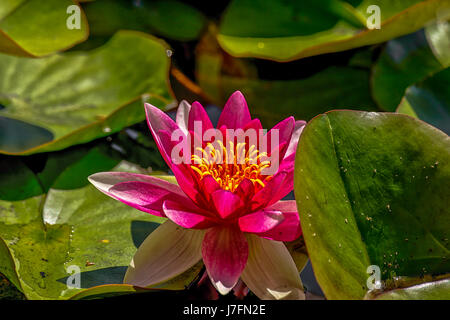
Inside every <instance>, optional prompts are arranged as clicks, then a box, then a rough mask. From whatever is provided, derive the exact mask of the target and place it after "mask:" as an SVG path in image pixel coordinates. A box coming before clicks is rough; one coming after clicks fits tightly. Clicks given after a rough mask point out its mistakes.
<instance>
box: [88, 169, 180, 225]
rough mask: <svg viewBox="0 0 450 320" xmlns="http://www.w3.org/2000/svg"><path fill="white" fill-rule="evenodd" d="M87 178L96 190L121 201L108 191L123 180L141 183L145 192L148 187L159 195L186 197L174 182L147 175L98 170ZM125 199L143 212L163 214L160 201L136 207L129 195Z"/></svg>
mask: <svg viewBox="0 0 450 320" xmlns="http://www.w3.org/2000/svg"><path fill="white" fill-rule="evenodd" d="M88 179H89V181H90V182H91V183H92V184H93V185H94V186H95V187H96V188H97V189H98V190H100V191H101V192H103V193H104V194H106V195H108V196H110V197H112V198H114V199H116V200H119V201H122V199H121V198H120V197H118V196H117V195H115V194H114V193H112V192H110V190H111V188H112V187H114V186H115V185H118V184H121V183H124V182H136V183H139V182H140V183H143V184H145V186H146V187H147V188H146V191H145V192H147V190H149V189H151V190H157V193H158V194H159V196H161V197H171V198H174V199H187V197H186V196H185V194H184V193H183V191H182V190H181V189H180V187H179V186H177V185H176V184H174V183H170V182H168V181H165V180H162V179H158V178H156V177H152V176H148V175H143V174H137V173H128V172H99V173H95V174H93V175H91V176H89V177H88ZM153 198H154V200H155V201H157V200H156V198H155V197H153ZM127 199H128V200H127V201H128V203H127V204H128V205H130V206H132V207H135V208H137V209H139V210H142V211H145V212H149V213H151V214H154V215H157V216H164V213H163V211H162V202H155V203H153V204H150V206H149V207H147V206H146V205H148V204H149V203H148V202H145V204H144V205H145V206H140V205H138V207H136V206H134V205H132V201H130V200H132V199H130V198H129V197H127ZM122 202H123V201H122ZM141 204H142V202H141ZM136 205H137V204H136Z"/></svg>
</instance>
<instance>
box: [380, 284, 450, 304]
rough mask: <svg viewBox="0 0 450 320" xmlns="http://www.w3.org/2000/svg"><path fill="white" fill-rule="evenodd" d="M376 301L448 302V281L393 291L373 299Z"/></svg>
mask: <svg viewBox="0 0 450 320" xmlns="http://www.w3.org/2000/svg"><path fill="white" fill-rule="evenodd" d="M375 299H376V300H450V280H449V279H446V280H439V281H434V282H428V283H424V284H419V285H416V286H412V287H409V288H402V289H395V290H391V291H388V292H385V293H381V294H380V295H378V296H376V297H375Z"/></svg>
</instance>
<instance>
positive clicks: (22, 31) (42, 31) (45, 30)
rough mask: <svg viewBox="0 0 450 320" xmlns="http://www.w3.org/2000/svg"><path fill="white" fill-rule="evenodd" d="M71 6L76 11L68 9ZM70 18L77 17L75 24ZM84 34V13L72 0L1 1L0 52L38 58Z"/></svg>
mask: <svg viewBox="0 0 450 320" xmlns="http://www.w3.org/2000/svg"><path fill="white" fill-rule="evenodd" d="M71 6H77V7H78V11H79V12H77V11H76V9H75V7H72V8H74V9H75V10H74V9H72V10H70V7H71ZM36 12H39V14H36ZM77 14H79V16H74V15H77ZM72 17H73V18H72ZM73 19H78V20H79V21H78V22H79V25H77V24H76V23H75V22H77V21H75V20H74V21H72V20H73ZM72 22H74V25H73V26H74V28H72V24H71V23H72ZM68 24H69V25H71V28H68ZM49 35H51V36H49ZM88 35H89V27H88V23H87V20H86V16H85V15H84V13H83V11H82V10H81V8H80V7H79V6H78V5H77V4H76V2H75V1H72V0H46V1H39V0H2V1H1V3H0V52H4V53H7V54H13V55H18V56H25V57H41V56H45V55H49V54H51V53H54V52H57V51H62V50H65V49H68V48H70V47H72V46H74V45H75V44H77V43H80V42H82V41H84V40H86V38H87V37H88Z"/></svg>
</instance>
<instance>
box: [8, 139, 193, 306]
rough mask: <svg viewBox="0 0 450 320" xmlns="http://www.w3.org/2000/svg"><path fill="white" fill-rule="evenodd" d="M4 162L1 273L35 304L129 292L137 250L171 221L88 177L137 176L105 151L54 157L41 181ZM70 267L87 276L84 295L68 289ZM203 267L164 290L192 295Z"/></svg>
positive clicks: (74, 151)
mask: <svg viewBox="0 0 450 320" xmlns="http://www.w3.org/2000/svg"><path fill="white" fill-rule="evenodd" d="M0 160H1V166H0V168H3V169H1V172H0V176H1V179H0V238H1V239H3V241H4V242H2V241H0V273H2V274H4V275H5V276H6V277H7V278H8V279H9V280H10V281H11V282H12V283H13V284H14V285H15V286H16V287H17V288H18V289H19V290H21V291H22V292H23V293H24V294H25V296H26V298H28V299H67V298H70V297H71V296H73V295H75V294H77V293H80V294H81V292H83V291H84V290H86V289H89V288H91V287H97V286H99V285H106V284H114V285H117V284H122V280H123V276H124V274H125V271H126V269H127V266H128V264H129V262H130V261H131V258H132V256H133V255H134V253H135V252H136V250H137V247H139V245H140V243H141V242H142V241H143V240H144V239H145V238H146V236H147V235H148V234H149V233H150V232H152V230H154V229H155V228H156V227H157V226H159V224H160V223H161V222H163V221H165V219H164V218H160V217H156V216H152V215H149V214H146V213H143V212H140V211H138V210H136V209H133V208H131V207H129V206H127V205H125V204H123V203H121V202H119V201H116V200H114V199H111V198H110V197H108V196H106V195H104V194H102V193H101V192H99V191H98V190H97V189H95V188H94V187H93V186H92V185H91V184H89V183H88V181H87V176H88V175H90V174H92V173H94V172H97V171H110V170H119V171H130V169H131V170H132V171H135V169H134V168H133V166H131V167H130V165H129V164H127V163H125V162H120V163H119V164H118V160H115V159H113V158H111V157H110V155H109V154H108V153H107V152H106V151H105V150H104V149H102V148H101V147H94V148H92V149H87V148H86V149H85V148H84V147H83V148H75V149H73V148H71V149H70V150H66V151H63V152H58V153H52V154H50V155H49V157H48V160H47V162H46V164H45V166H44V168H43V170H42V171H40V172H39V173H34V172H33V171H31V170H30V169H29V168H28V167H27V166H26V165H25V164H24V163H23V161H22V160H21V159H17V158H15V157H5V156H3V157H2V158H0ZM159 177H161V178H163V179H167V180H169V181H173V180H174V178H173V177H169V176H159ZM5 244H6V246H5ZM70 266H78V267H79V269H80V272H81V273H80V280H81V281H80V288H69V287H67V282H68V281H69V284H75V283H74V282H72V278H69V277H70V276H71V274H70V273H69V272H68V271H67V270H69V271H70V269H68V268H70ZM201 267H202V265H201V264H198V265H196V266H195V267H193V268H192V269H191V270H189V271H188V272H186V273H184V274H182V275H180V276H178V277H176V278H174V279H172V280H170V281H168V282H166V283H163V284H160V285H158V286H157V287H156V288H158V289H170V290H181V289H184V288H185V286H186V285H187V284H189V283H190V282H192V280H193V279H194V278H195V277H196V276H197V274H198V272H199V271H200V269H201ZM72 272H73V271H72ZM119 287H120V288H119V289H117V288H115V287H114V286H113V289H111V287H110V286H109V287H107V288H109V294H115V293H120V291H121V290H122V287H121V286H119ZM96 292H97V291H96ZM97 293H98V292H97ZM104 293H106V292H104ZM81 295H83V296H88V295H89V296H90V295H91V294H90V293H89V292H87V293H86V292H85V293H82V294H81Z"/></svg>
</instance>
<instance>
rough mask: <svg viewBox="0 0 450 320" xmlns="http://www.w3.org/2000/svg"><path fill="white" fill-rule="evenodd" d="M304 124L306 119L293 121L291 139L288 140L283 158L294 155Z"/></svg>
mask: <svg viewBox="0 0 450 320" xmlns="http://www.w3.org/2000/svg"><path fill="white" fill-rule="evenodd" d="M305 125H306V121H303V120H298V121H295V126H294V131H293V132H292V135H291V139H290V141H289V145H288V147H287V150H286V153H285V155H284V157H285V158H288V157H292V158H293V156H295V152H296V151H297V144H298V140H299V139H300V135H301V134H302V131H303V129H304V128H305ZM292 160H293V159H292Z"/></svg>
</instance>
